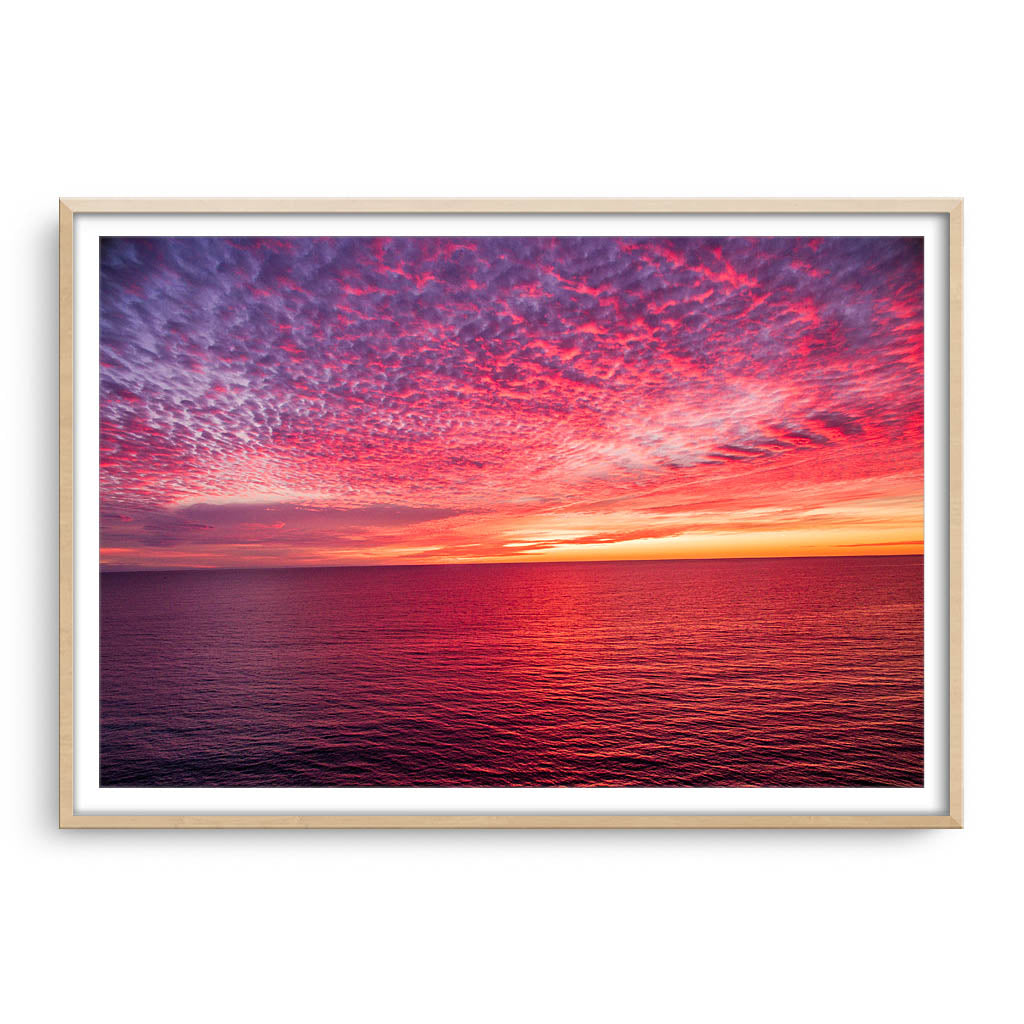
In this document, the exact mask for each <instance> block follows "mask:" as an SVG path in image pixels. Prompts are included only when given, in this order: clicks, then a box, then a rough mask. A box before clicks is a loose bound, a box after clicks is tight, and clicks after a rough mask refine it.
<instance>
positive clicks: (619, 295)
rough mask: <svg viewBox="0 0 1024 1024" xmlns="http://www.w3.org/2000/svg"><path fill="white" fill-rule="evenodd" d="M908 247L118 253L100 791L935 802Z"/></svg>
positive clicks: (213, 241) (103, 317)
mask: <svg viewBox="0 0 1024 1024" xmlns="http://www.w3.org/2000/svg"><path fill="white" fill-rule="evenodd" d="M923 284H924V268H923V243H922V239H921V238H919V237H889V236H885V237H863V236H827V237H791V236H785V237H782V236H778V237H775V236H772V237H734V236H730V237H692V236H682V237H596V236H595V237H589V236H581V237H576V236H549V237H534V236H516V237H502V236H474V237H448V236H445V237H420V236H416V237H255V236H240V237H202V236H196V237H192V236H188V237H169V236H123V237H122V236H117V237H104V238H102V239H101V241H100V296H99V298H100V303H99V307H100V308H99V320H100V323H99V327H100V423H99V448H100V467H99V469H100V536H99V545H100V567H101V574H100V577H101V578H100V617H101V618H100V625H101V631H100V780H101V784H102V785H103V786H120V787H131V786H139V787H336V788H344V787H431V788H433V787H919V786H921V785H922V782H923V749H924V744H923V671H924V664H923V633H924V630H923V540H924V513H923V508H924V461H923V455H924V448H923V437H924V374H923V371H924V352H923V316H924V307H923V302H924V296H923Z"/></svg>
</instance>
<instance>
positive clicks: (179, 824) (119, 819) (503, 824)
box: [59, 198, 963, 829]
mask: <svg viewBox="0 0 1024 1024" xmlns="http://www.w3.org/2000/svg"><path fill="white" fill-rule="evenodd" d="M86 213H147V214H150V213H223V214H227V213H238V214H241V213H244V214H259V213H307V214H331V213H335V214H336V213H703V214H728V213H745V214H750V213H768V214H783V213H786V214H791V213H804V214H831V213H853V214H856V213H860V214H878V213H889V214H915V213H916V214H921V213H925V214H941V215H945V216H946V217H948V228H949V737H948V743H949V748H948V758H949V760H948V765H949V805H948V811H947V813H946V814H937V815H929V814H922V815H803V814H796V815H774V814H761V815H695V814H688V815H661V814H659V815H649V814H631V815H590V814H573V815H519V814H517V815H487V816H483V815H442V816H437V815H422V814H415V815H221V814H210V815H95V814H76V813H75V810H74V793H73V733H74V699H73V694H74V691H73V685H74V684H73V678H72V676H73V652H74V629H73V571H74V570H73V516H74V480H73V452H74V433H73V426H74V424H73V393H74V379H73V365H74V363H73V360H74V337H73V335H74V321H73V310H74V282H73V265H74V218H75V215H76V214H86ZM962 349H963V202H962V200H960V199H920V198H918V199H870V198H869V199H186V198H178V199H137V198H136V199H97V198H91V199H62V200H61V201H60V733H59V756H60V794H59V822H60V826H61V827H62V828H388V829H391V828H528V829H537V828H560V829H561V828H652V829H664V828H728V829H735V828H754V829H763V828H813V829H818V828H883V829H891V828H897V829H903V828H962V827H963V738H962V721H963V651H962V620H963V613H962V590H963V560H962V521H963V520H962V504H963V476H962V433H963V398H962V365H963V351H962Z"/></svg>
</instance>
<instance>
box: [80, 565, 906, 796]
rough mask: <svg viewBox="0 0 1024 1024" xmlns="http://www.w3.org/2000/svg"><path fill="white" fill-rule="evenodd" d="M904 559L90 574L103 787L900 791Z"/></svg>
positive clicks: (903, 707) (903, 715) (903, 750)
mask: <svg viewBox="0 0 1024 1024" xmlns="http://www.w3.org/2000/svg"><path fill="white" fill-rule="evenodd" d="M922 569H923V565H922V559H921V558H920V557H917V556H911V557H886V558H836V559H832V558H814V559H739V560H726V561H666V562H603V563H557V564H550V563H549V564H529V565H474V566H470V565H440V566H408V567H374V568H331V569H284V570H266V571H263V570H237V571H235V570H231V571H227V570H225V571H220V570H218V571H197V572H145V573H107V574H104V575H103V577H102V583H101V618H102V636H101V758H100V763H101V767H100V774H101V784H102V785H105V786H919V785H921V784H922V781H923V778H922V772H923V647H922V643H923V605H922Z"/></svg>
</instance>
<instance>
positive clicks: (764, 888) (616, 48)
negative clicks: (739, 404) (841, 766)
mask: <svg viewBox="0 0 1024 1024" xmlns="http://www.w3.org/2000/svg"><path fill="white" fill-rule="evenodd" d="M1011 19H1017V21H1016V23H1013V21H1012V20H1011ZM1020 29H1021V24H1020V14H1019V11H1017V10H1015V9H1014V8H1013V7H1012V6H1010V5H1003V4H995V3H983V2H976V3H973V4H970V5H966V4H952V3H939V2H931V3H922V4H901V3H897V2H894V0H887V2H884V3H875V2H860V3H858V4H855V5H853V4H822V3H820V2H812V3H778V2H777V3H750V4H747V3H731V4H712V3H705V4H702V5H700V6H699V7H698V8H697V9H687V8H686V7H685V6H684V5H682V4H665V5H661V4H655V3H647V2H644V0H632V2H630V3H627V4H624V3H621V2H619V3H614V4H611V3H599V2H596V0H589V2H586V3H578V4H576V3H571V4H570V3H558V2H555V0H548V2H544V3H530V2H523V0H517V2H516V3H506V4H500V5H497V4H496V5H487V4H483V3H479V2H477V3H472V2H469V3H463V4H457V3H444V2H434V3H419V4H395V3H381V2H378V3H373V4H371V3H361V4H358V5H345V4H337V3H322V4H321V3H307V2H303V0H292V2H290V3H287V4H280V3H274V4H269V3H260V2H247V3H215V2H213V0H205V2H201V3H197V2H192V0H180V2H178V3H175V4H139V3H105V2H101V0H96V2H92V3H75V4H55V3H38V4H35V5H28V4H19V5H15V6H13V7H11V8H10V9H9V10H8V11H7V12H6V14H5V27H4V32H5V41H4V47H3V59H2V61H0V78H2V87H3V91H2V95H3V110H4V116H3V119H2V122H0V123H2V129H0V130H2V138H3V140H4V144H5V145H4V149H5V157H4V159H3V162H2V164H0V174H2V175H3V179H4V180H3V184H4V189H3V195H4V199H3V203H4V217H3V221H2V231H3V241H4V244H3V245H2V246H0V261H2V271H0V288H2V289H3V291H2V305H0V310H2V314H0V317H2V318H0V325H2V341H3V375H4V378H5V380H4V385H5V388H4V400H3V402H2V403H0V415H2V417H3V422H2V434H0V437H2V440H3V462H4V472H3V478H4V482H5V485H6V486H5V488H4V491H5V496H4V498H3V500H2V502H0V515H2V517H3V532H2V534H0V537H2V538H3V541H4V546H5V549H6V551H5V554H6V557H5V559H4V572H3V578H4V585H5V586H4V596H3V602H4V604H3V615H2V619H0V621H2V622H3V624H4V634H5V643H4V655H5V658H4V673H3V674H4V680H3V687H4V690H3V692H4V694H5V703H4V708H3V711H4V713H3V715H2V717H0V729H2V734H0V756H2V758H3V762H2V768H0V785H2V787H3V794H2V805H0V806H2V808H3V815H4V826H5V828H4V834H5V840H4V842H3V844H2V845H0V850H2V855H3V858H4V861H5V865H4V866H5V871H4V876H3V877H4V883H5V897H4V901H3V917H4V926H3V929H2V932H0V936H2V937H0V943H2V944H3V946H4V950H3V951H2V955H0V965H2V967H3V969H4V970H5V971H7V972H8V975H9V980H8V981H7V982H6V983H5V987H4V1004H5V1007H9V1008H13V1009H12V1010H9V1014H10V1015H9V1019H11V1020H15V1021H50V1020H58V1019H64V1018H65V1015H70V1014H72V1013H73V1014H74V1015H75V1019H78V1020H81V1019H84V1020H92V1019H97V1020H99V1019H102V1020H104V1021H105V1022H121V1021H132V1022H134V1021H147V1022H149V1021H165V1020H166V1021H180V1020H190V1021H215V1020H243V1021H264V1020H266V1021H270V1020H300V1021H301V1020H312V1019H330V1018H347V1019H350V1020H353V1021H406V1020H438V1021H446V1022H448V1021H462V1020H466V1021H504V1020H536V1019H539V1020H558V1021H563V1020H586V1021H589V1020H650V1019H659V1020H660V1019H667V1018H674V1017H688V1018H690V1019H693V1020H695V1021H740V1020H747V1019H752V1018H756V1019H758V1020H769V1021H774V1020H780V1021H783V1020H784V1021H816V1022H817V1021H846V1020H856V1021H860V1020H872V1021H877V1020H881V1021H890V1020H892V1021H901V1022H903V1021H906V1020H924V1021H929V1022H930V1021H945V1020H958V1019H961V1018H964V1019H968V1018H969V1019H972V1020H979V1021H987V1020H1002V1019H1007V1018H1009V1017H1010V1016H1012V1013H1013V1006H1014V1004H1016V1003H1017V1001H1018V997H1019V992H1018V991H1017V989H1016V987H1011V981H1012V979H1011V973H1015V972H1017V971H1019V967H1020V954H1021V949H1020V939H1019V935H1020V914H1021V910H1022V906H1021V885H1020V880H1019V873H1018V862H1019V860H1020V856H1021V851H1020V846H1019V840H1020V838H1021V826H1020V819H1021V812H1020V809H1019V806H1018V803H1019V796H1018V794H1019V782H1020V780H1019V771H1018V766H1019V763H1020V750H1021V735H1022V725H1024V721H1022V712H1024V707H1022V700H1021V685H1022V682H1024V678H1022V676H1024V673H1022V671H1021V668H1020V660H1019V655H1018V641H1019V636H1020V631H1021V627H1020V616H1021V610H1022V603H1024V602H1022V598H1021V585H1020V580H1021V573H1022V570H1024V565H1022V559H1021V554H1020V537H1019V534H1020V530H1021V508H1022V498H1024V493H1022V486H1021V479H1020V472H1021V470H1020V465H1021V455H1020V415H1021V409H1022V407H1024V398H1022V396H1021V388H1022V386H1024V374H1022V371H1024V361H1022V357H1021V346H1022V342H1024V338H1022V328H1021V317H1020V315H1019V307H1020V302H1021V292H1022V269H1024V268H1022V259H1021V252H1022V239H1024V215H1022V208H1021V180H1020V175H1021V160H1020V158H1021V155H1022V154H1021V143H1020V105H1021V104H1020V101H1021V73H1020V62H1019V52H1018V51H1019V39H1020ZM61 194H68V195H342V196H343V195H403V194H404V195H474V194H476V195H610V196H616V195H683V196H704V195H839V196H843V195H950V194H953V195H958V194H962V195H965V196H966V199H967V207H966V212H967V334H966V355H967V387H966V390H967V399H966V416H967V437H966V443H967V537H966V546H967V629H966V643H967V647H966V650H967V672H966V686H967V828H966V829H965V830H964V831H963V832H954V833H924V834H900V833H849V834H844V833H831V834H829V833H806V834H805V833H779V834H772V833H750V834H746V833H723V834H715V833H703V834H701V833H695V834H686V833H681V834H666V833H652V834H642V833H641V834H615V833H611V834H596V833H590V834H587V833H584V834H505V833H493V834H488V833H463V834H459V833H454V834H452V833H426V834H400V833H383V834H375V833H366V834H346V833H315V834H260V833H247V832H243V833H236V834H232V833H220V834H218V833H181V834H162V833H135V834H130V833H126V834H117V833H85V832H77V833H69V832H65V833H58V831H57V829H56V650H57V648H56V577H57V565H56V452H57V443H56V351H57V348H56V333H57V276H56V275H57V264H56V246H57V204H56V200H57V196H58V195H61ZM1017 1008H1018V1010H1019V1004H1018V1005H1017Z"/></svg>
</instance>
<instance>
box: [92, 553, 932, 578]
mask: <svg viewBox="0 0 1024 1024" xmlns="http://www.w3.org/2000/svg"><path fill="white" fill-rule="evenodd" d="M811 558H924V552H923V551H903V552H894V553H892V554H886V553H879V552H872V553H870V554H869V553H865V554H855V553H853V552H851V553H849V554H840V555H719V556H717V557H711V558H708V557H686V556H684V557H680V558H560V559H556V558H551V559H541V558H536V559H532V560H522V561H518V562H513V561H497V562H469V561H462V562H342V563H330V562H324V563H322V564H319V565H178V566H137V567H132V566H104V565H101V566H100V575H104V574H109V573H136V572H276V571H284V570H293V569H427V568H436V567H441V566H444V567H447V566H474V565H609V564H622V563H626V564H629V563H633V562H765V561H785V560H792V559H811Z"/></svg>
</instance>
